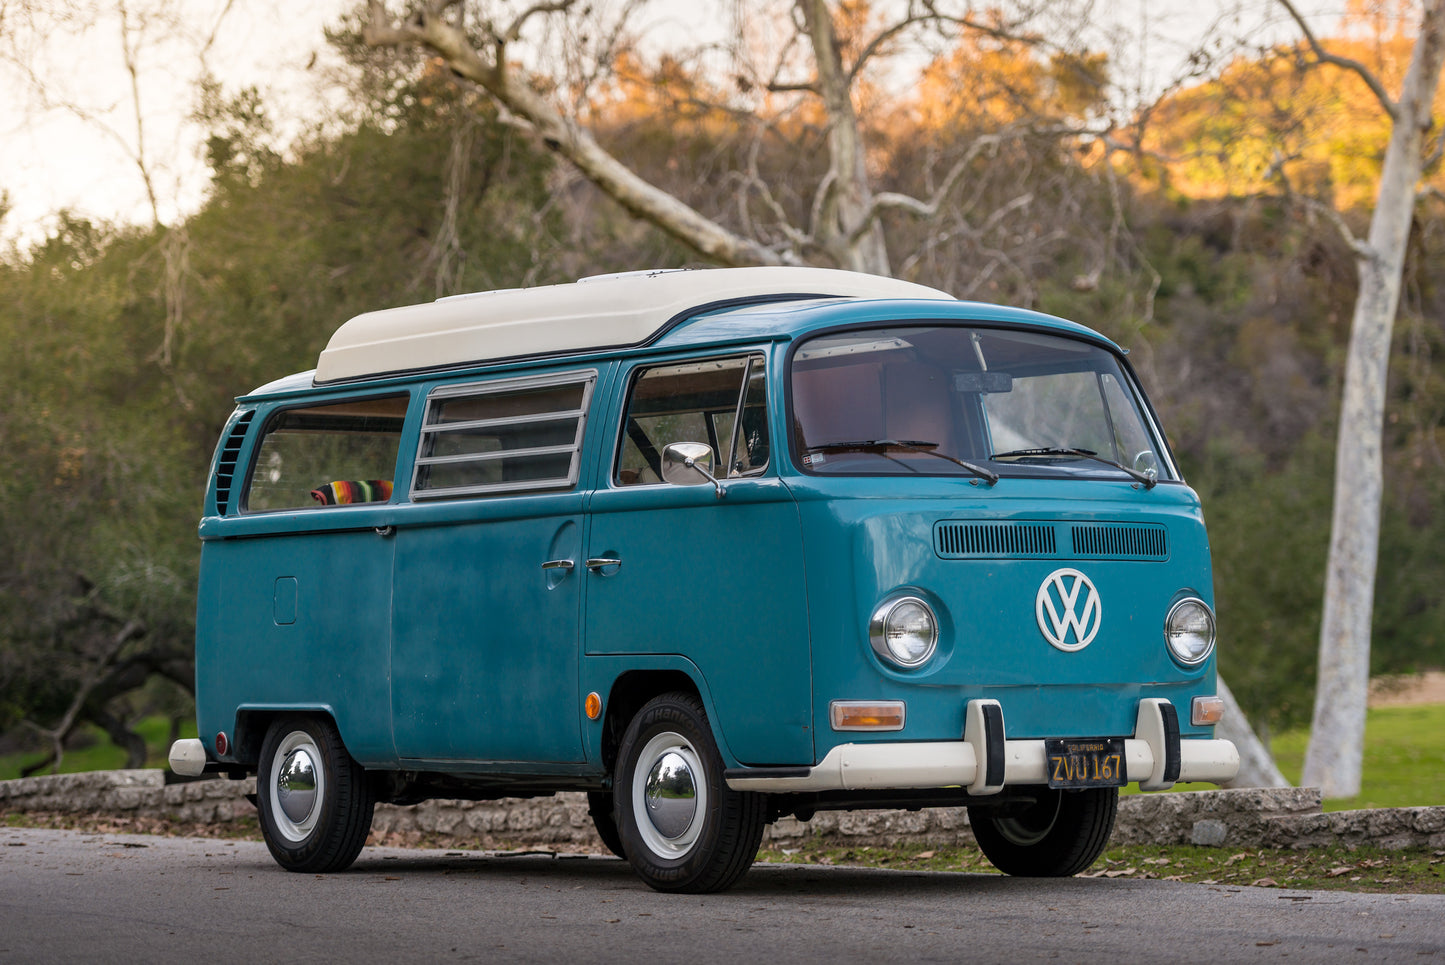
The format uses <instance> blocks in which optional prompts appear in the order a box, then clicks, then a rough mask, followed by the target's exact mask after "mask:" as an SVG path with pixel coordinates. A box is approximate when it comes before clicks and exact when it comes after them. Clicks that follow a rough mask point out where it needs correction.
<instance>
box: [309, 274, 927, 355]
mask: <svg viewBox="0 0 1445 965" xmlns="http://www.w3.org/2000/svg"><path fill="white" fill-rule="evenodd" d="M774 295H775V296H778V297H779V298H786V297H787V296H790V295H792V296H800V295H801V296H807V295H812V296H819V297H836V296H845V297H858V298H926V299H949V300H952V299H953V296H952V295H949V294H948V293H947V292H942V291H939V290H938V289H936V288H928V287H926V286H923V285H915V284H913V283H912V282H906V281H899V280H897V279H895V278H884V277H882V276H879V275H865V274H861V273H859V272H852V271H837V270H834V269H831V268H710V269H704V270H699V271H657V272H630V273H626V274H622V275H601V276H598V277H596V278H584V279H582V280H581V281H579V282H576V283H575V284H571V285H550V286H546V287H541V288H510V289H504V290H502V291H494V292H480V293H478V294H475V295H458V296H454V297H451V298H443V299H439V300H438V301H435V302H431V303H429V304H425V305H408V306H406V307H404V308H389V309H386V310H384V311H378V312H367V313H366V314H364V315H358V316H356V317H355V318H353V319H351V320H350V321H348V322H347V323H346V324H344V325H342V326H341V327H340V328H338V329H337V330H336V334H334V335H332V336H331V341H330V343H328V344H327V346H326V348H325V349H324V350H323V351H322V353H321V357H320V359H319V360H318V362H317V365H316V376H315V378H316V381H317V382H319V383H320V382H337V381H343V380H347V379H358V378H365V377H368V376H375V375H382V374H385V373H390V372H407V371H412V370H416V369H428V368H440V367H446V366H456V365H465V364H468V363H473V362H487V361H492V360H495V359H506V358H519V357H525V356H533V355H548V354H556V353H562V352H582V351H588V350H591V349H603V348H614V347H622V346H627V345H638V344H641V343H643V342H646V341H648V340H649V339H650V338H652V337H653V336H654V335H656V334H657V333H658V332H660V331H661V330H663V329H664V328H666V327H667V326H668V324H669V323H670V322H673V321H676V320H678V319H680V318H681V317H685V316H686V315H687V314H690V313H692V312H693V311H694V310H696V309H702V308H706V307H708V306H714V305H724V304H727V303H729V302H742V301H745V300H749V299H754V298H762V299H766V298H767V297H768V296H774Z"/></svg>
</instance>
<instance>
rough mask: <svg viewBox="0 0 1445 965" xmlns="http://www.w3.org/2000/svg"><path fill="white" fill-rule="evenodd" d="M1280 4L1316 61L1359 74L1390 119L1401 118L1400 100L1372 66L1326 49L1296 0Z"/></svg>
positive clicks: (1284, 1)
mask: <svg viewBox="0 0 1445 965" xmlns="http://www.w3.org/2000/svg"><path fill="white" fill-rule="evenodd" d="M1279 4H1280V6H1282V7H1284V9H1285V11H1286V12H1287V13H1288V14H1289V15H1290V17H1291V18H1292V19H1293V20H1294V22H1295V24H1296V25H1297V26H1298V27H1299V29H1300V33H1302V34H1304V36H1305V42H1306V43H1308V44H1309V45H1310V50H1311V52H1313V53H1314V55H1315V60H1316V61H1318V62H1319V63H1322V64H1330V65H1332V66H1335V67H1339V68H1340V69H1341V70H1347V71H1350V72H1351V73H1353V74H1355V75H1356V76H1358V77H1359V78H1360V80H1362V81H1364V82H1365V85H1366V86H1367V87H1369V88H1370V91H1371V93H1373V94H1374V95H1375V99H1376V100H1378V101H1379V102H1380V106H1381V107H1382V108H1384V110H1385V113H1386V114H1388V115H1389V116H1390V119H1391V120H1399V118H1400V105H1399V102H1397V101H1396V100H1395V99H1394V98H1392V97H1391V96H1390V92H1389V91H1387V90H1385V85H1384V84H1382V83H1381V82H1380V79H1379V78H1378V77H1376V76H1375V75H1374V73H1373V72H1372V71H1371V70H1370V68H1368V67H1366V66H1365V65H1364V64H1362V63H1360V62H1359V61H1358V60H1351V59H1350V58H1349V57H1342V56H1340V55H1339V54H1335V53H1331V52H1330V51H1328V50H1326V49H1325V48H1324V45H1323V44H1321V43H1320V42H1319V39H1318V38H1317V37H1315V33H1314V31H1313V30H1311V29H1310V25H1309V23H1308V22H1307V21H1306V20H1305V18H1304V16H1303V15H1302V14H1301V13H1300V12H1299V9H1298V8H1297V7H1295V5H1294V0H1279Z"/></svg>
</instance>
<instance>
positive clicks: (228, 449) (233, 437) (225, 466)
mask: <svg viewBox="0 0 1445 965" xmlns="http://www.w3.org/2000/svg"><path fill="white" fill-rule="evenodd" d="M255 414H256V413H255V410H254V409H253V410H250V411H247V412H243V413H242V414H241V417H240V418H239V419H237V420H236V424H235V425H233V426H231V431H230V432H229V433H227V434H226V441H225V442H224V443H223V444H222V445H221V454H220V457H219V458H218V459H217V460H216V514H217V515H219V516H224V515H226V511H227V510H228V509H230V507H231V483H232V481H233V480H234V479H235V478H236V457H237V456H239V455H240V454H241V442H242V441H243V440H244V439H245V438H246V427H247V426H249V425H250V424H251V417H252V416H253V415H255Z"/></svg>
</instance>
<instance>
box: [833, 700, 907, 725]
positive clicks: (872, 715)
mask: <svg viewBox="0 0 1445 965" xmlns="http://www.w3.org/2000/svg"><path fill="white" fill-rule="evenodd" d="M903 710H904V707H903V701H901V700H834V701H831V702H829V704H828V717H829V718H830V721H831V723H832V725H833V729H834V730H902V729H903Z"/></svg>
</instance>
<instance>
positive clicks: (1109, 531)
mask: <svg viewBox="0 0 1445 965" xmlns="http://www.w3.org/2000/svg"><path fill="white" fill-rule="evenodd" d="M1073 536H1074V555H1075V556H1090V557H1095V556H1108V557H1115V558H1124V559H1135V560H1162V559H1167V558H1168V557H1169V538H1168V535H1167V532H1166V531H1165V529H1164V527H1163V526H1124V525H1110V524H1098V525H1075V526H1074V527H1073Z"/></svg>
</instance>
